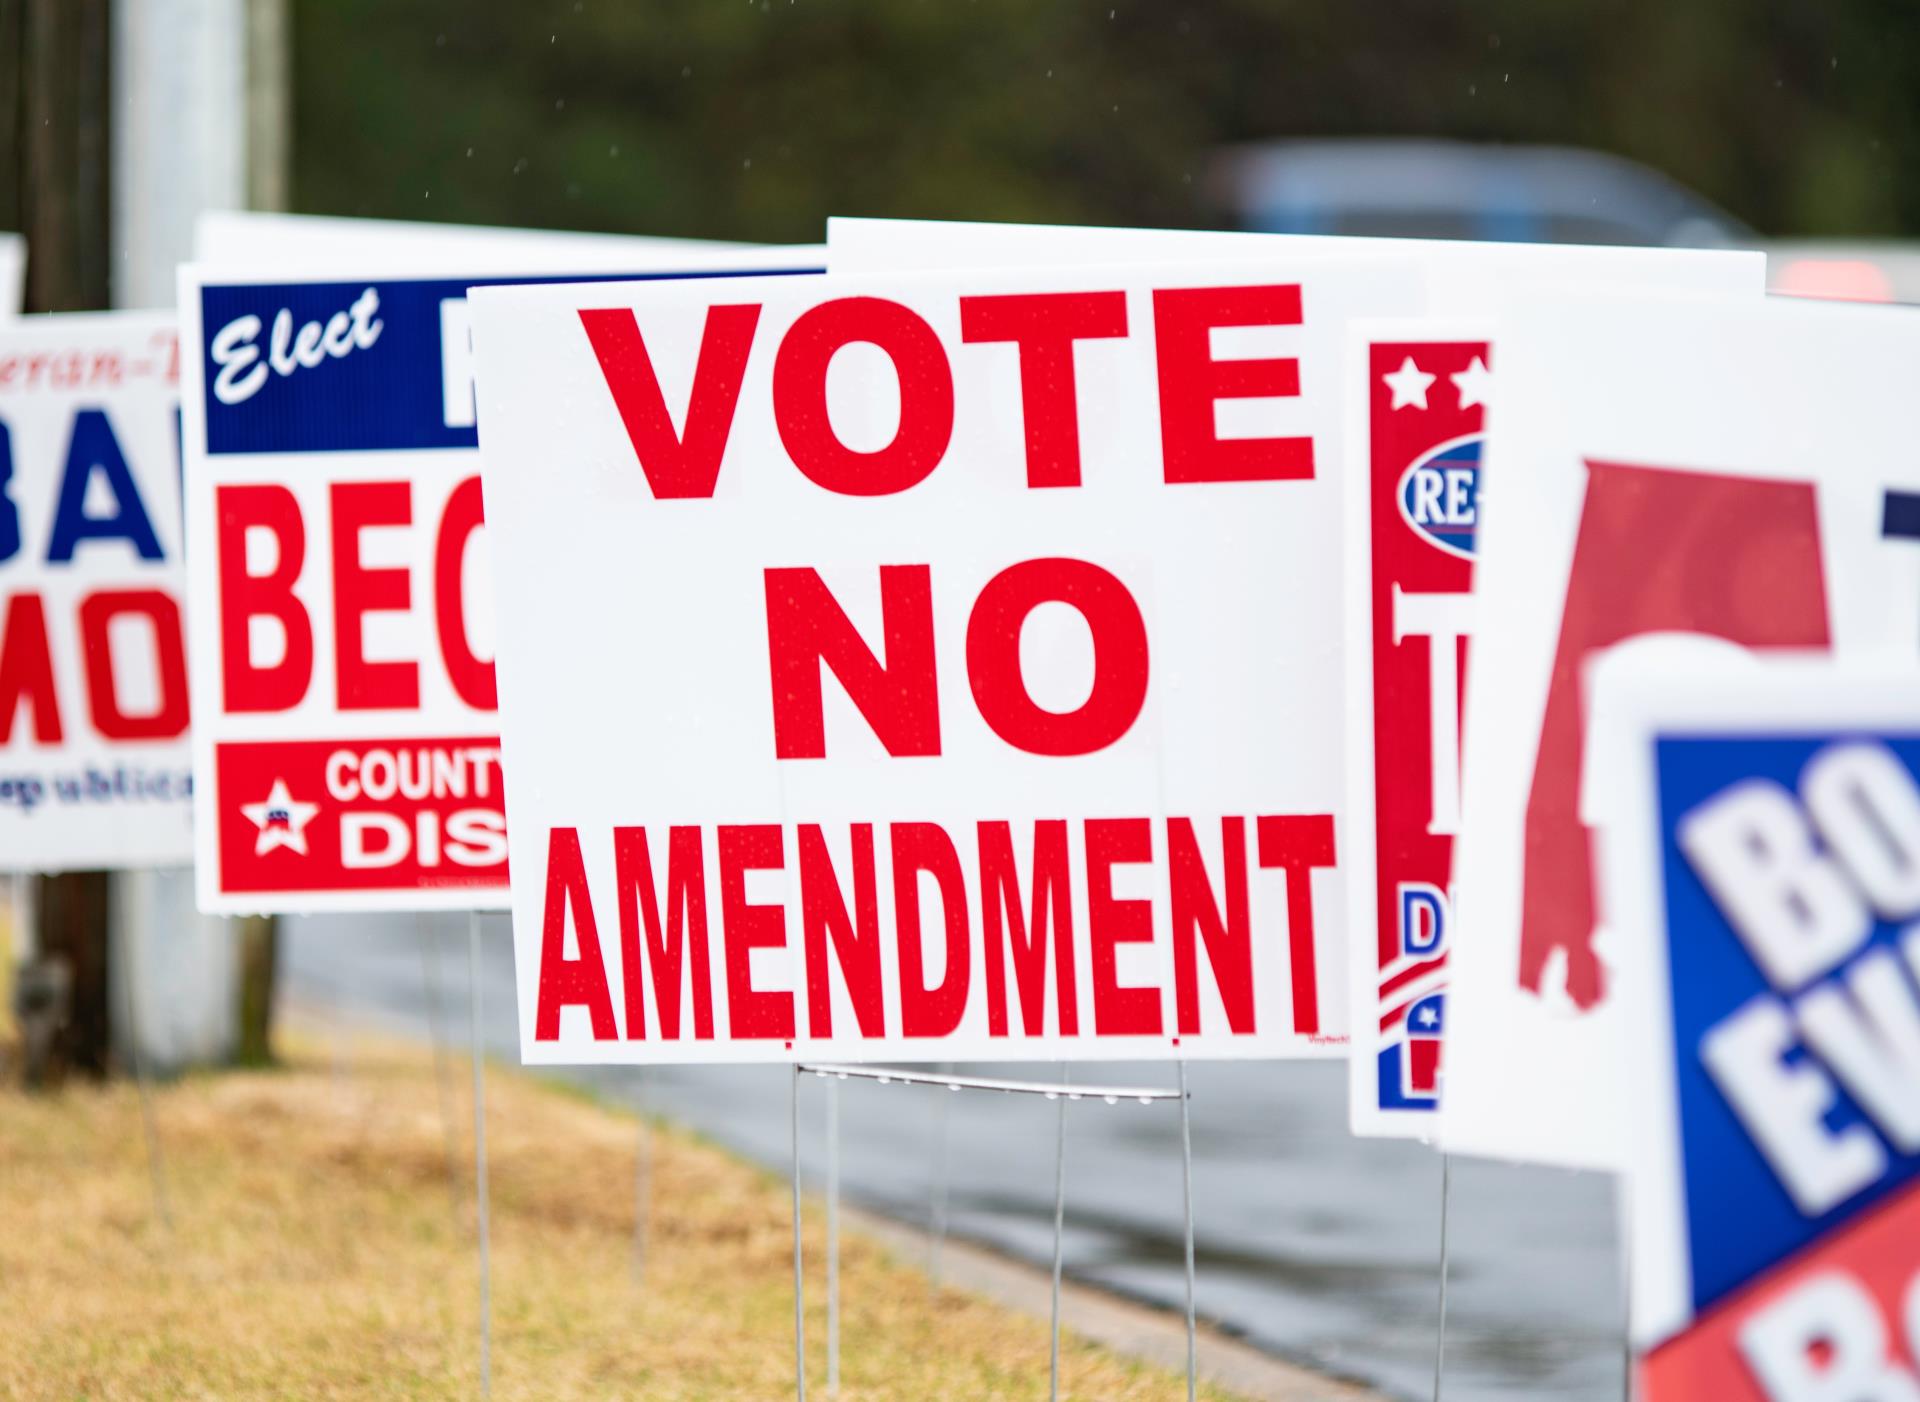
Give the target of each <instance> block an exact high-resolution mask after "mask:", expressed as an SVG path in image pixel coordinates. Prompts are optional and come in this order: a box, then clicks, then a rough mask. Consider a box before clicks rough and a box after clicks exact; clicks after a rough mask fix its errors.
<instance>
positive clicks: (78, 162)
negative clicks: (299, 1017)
mask: <svg viewBox="0 0 1920 1402" xmlns="http://www.w3.org/2000/svg"><path fill="white" fill-rule="evenodd" d="M288 28H289V23H288V0H0V228H12V229H18V230H19V231H20V232H21V233H23V234H25V235H26V238H27V259H28V261H27V282H26V309H27V310H28V311H90V310H99V309H103V308H106V307H108V306H122V307H154V306H160V307H165V306H171V305H172V304H173V301H174V290H173V288H174V283H173V273H174V267H175V265H176V264H178V263H180V262H182V261H185V260H186V259H187V258H189V257H191V255H192V237H193V221H194V219H195V218H196V217H197V216H198V214H199V213H200V212H201V211H202V210H205V209H213V208H244V207H247V206H248V205H253V206H255V207H280V206H282V205H284V202H285V199H286V189H287V163H286V156H287V149H288V116H289V100H288ZM28 904H29V906H30V908H31V909H32V910H34V911H35V912H36V914H35V917H34V920H33V926H34V929H33V935H32V938H31V939H30V940H27V941H25V942H24V943H26V945H27V946H28V947H29V948H30V949H31V950H32V951H33V955H32V960H31V962H30V963H29V964H28V965H27V966H25V967H24V968H22V970H21V971H20V977H19V981H18V985H17V988H16V997H17V999H18V1001H19V1002H20V1003H21V1005H22V1007H23V1009H24V1008H26V1007H29V1006H31V1007H32V1008H33V1009H35V1011H34V1012H33V1014H32V1015H33V1016H35V1017H40V1018H44V1019H46V1020H47V1021H48V1022H49V1023H50V1024H51V1025H52V1027H53V1029H54V1030H53V1032H52V1035H51V1037H50V1038H49V1040H48V1042H47V1051H48V1055H47V1057H46V1059H45V1062H44V1065H43V1068H42V1069H44V1071H45V1073H46V1077H47V1078H48V1079H55V1078H58V1077H59V1076H60V1075H62V1074H64V1073H66V1072H70V1071H80V1072H85V1073H90V1074H95V1075H99V1074H104V1073H105V1072H106V1070H107V1069H108V1067H109V1064H110V1061H111V1054H112V1050H113V1041H114V1037H115V1034H116V1028H115V1026H114V1019H113V1018H112V1017H111V1015H110V1013H109V1009H110V1008H111V1007H115V1006H118V1007H121V1008H123V1009H124V1008H125V1007H126V1006H127V1004H125V1003H115V1002H114V1001H113V1000H112V999H111V997H110V992H109V989H110V985H109V972H110V967H111V966H112V965H114V964H115V963H116V962H117V963H118V964H119V966H120V967H118V968H117V969H113V971H112V972H113V976H114V977H115V978H116V979H121V978H125V979H130V980H132V982H131V984H130V985H129V992H131V991H136V990H144V991H145V997H144V998H142V999H141V1000H140V1001H141V1002H142V1003H143V1004H146V1003H147V1002H148V1000H150V999H154V998H156V997H157V996H158V997H160V998H161V1000H162V1002H163V1004H164V1011H165V1013H166V1014H167V1015H166V1016H153V1015H145V1016H143V1017H141V1018H138V1019H136V1021H137V1022H139V1024H140V1026H141V1029H142V1035H143V1041H147V1042H152V1041H154V1040H156V1039H157V1042H158V1045H149V1046H148V1048H147V1049H148V1051H149V1052H150V1056H149V1060H151V1061H152V1062H153V1063H155V1064H157V1065H162V1066H165V1065H176V1066H177V1065H181V1064H185V1063H187V1062H193V1061H204V1060H208V1059H212V1058H214V1057H217V1056H225V1055H228V1054H231V1053H232V1052H233V1051H235V1050H236V1048H237V1049H238V1050H239V1051H240V1052H241V1054H242V1055H243V1056H248V1055H251V1056H252V1057H254V1058H256V1059H264V1056H265V1050H266V1027H267V1018H268V1016H269V1012H270V1009H271V1004H272V975H273V965H274V948H273V945H274V930H273V925H272V922H271V921H253V922H242V928H241V929H240V931H239V940H238V945H239V948H238V951H237V952H236V949H235V940H234V938H233V936H232V935H231V934H230V933H229V931H228V930H227V928H226V926H225V925H224V924H222V923H218V922H212V921H207V920H203V919H202V918H200V917H199V916H198V915H196V914H195V912H194V909H193V894H192V875H191V873H190V872H187V871H171V872H155V871H137V872H122V873H118V874H116V875H115V876H113V877H111V878H110V877H109V875H108V874H107V873H105V872H71V873H63V874H60V875H57V876H47V877H42V878H39V880H38V882H37V883H36V889H35V892H34V898H33V899H32V900H31V901H30V902H29V903H28ZM149 934H151V935H154V936H156V937H155V938H147V937H146V936H147V935H149ZM110 951H111V953H110ZM134 961H138V963H139V965H140V967H139V968H138V969H135V968H134V967H133V966H132V965H133V962H134ZM161 989H164V994H163V995H162V994H159V993H158V990H161ZM160 1011H162V1009H156V1008H152V1007H146V1006H143V1008H142V1012H143V1014H153V1013H157V1012H160ZM236 1021H237V1022H239V1023H240V1026H238V1027H236V1025H235V1024H236ZM118 1031H119V1032H121V1033H122V1034H124V1033H125V1031H126V1029H118ZM126 1049H127V1048H126V1047H124V1046H123V1047H122V1050H123V1051H124V1050H126Z"/></svg>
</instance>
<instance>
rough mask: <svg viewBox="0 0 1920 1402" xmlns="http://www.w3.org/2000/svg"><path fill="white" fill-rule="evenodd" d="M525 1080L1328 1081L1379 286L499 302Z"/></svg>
mask: <svg viewBox="0 0 1920 1402" xmlns="http://www.w3.org/2000/svg"><path fill="white" fill-rule="evenodd" d="M472 307H473V316H474V323H473V324H474V336H475V350H476V355H477V357H478V366H479V377H478V385H479V396H480V397H479V404H480V423H481V435H482V436H481V457H482V464H483V467H482V471H483V481H484V491H485V495H486V513H487V519H488V521H489V522H490V523H492V524H491V530H492V533H493V539H492V546H493V552H494V566H495V573H496V580H497V591H496V599H497V642H498V648H499V653H498V656H499V682H500V719H501V733H502V743H503V748H504V761H505V765H506V768H507V771H508V772H509V773H510V774H511V776H512V784H511V786H510V787H509V789H508V805H509V808H508V834H509V837H508V841H509V859H510V864H511V866H512V869H513V873H514V877H513V908H514V933H515V941H516V961H515V962H516V969H517V972H518V978H519V998H520V1028H521V1046H522V1052H523V1055H524V1057H525V1059H526V1060H528V1061H530V1062H563V1061H602V1062H610V1061H685V1060H710V1061H720V1060H734V1061H742V1060H786V1059H793V1058H799V1057H805V1056H834V1057H850V1058H851V1057H868V1058H880V1057H887V1058H902V1059H909V1060H911V1059H927V1058H929V1057H960V1058H970V1059H971V1058H990V1057H1007V1058H1016V1057H1020V1058H1045V1059H1090V1058H1101V1057H1129V1058H1138V1057H1177V1056H1190V1057H1227V1056H1250V1057H1255V1056H1257V1057H1271V1056H1288V1055H1310V1054H1315V1053H1324V1054H1329V1055H1337V1054H1339V1053H1340V1051H1341V1049H1342V1045H1343V1043H1344V1042H1345V1022H1344V1017H1345V1009H1346V990H1345V963H1346V961H1345V953H1344V918H1343V911H1342V909H1341V896H1340V880H1339V876H1338V873H1337V871H1336V869H1335V868H1336V863H1337V862H1338V860H1339V848H1340V833H1341V827H1342V821H1343V819H1342V815H1341V811H1340V809H1341V804H1342V797H1343V792H1344V789H1343V782H1342V771H1341V735H1342V731H1341V727H1342V724H1343V710H1344V708H1343V698H1342V675H1343V674H1342V652H1341V609H1340V603H1339V581H1340V577H1341V576H1340V557H1339V552H1340V540H1341V532H1340V529H1339V503H1340V495H1341V493H1340V484H1339V481H1338V474H1339V471H1340V465H1341V463H1342V450H1341V442H1340V435H1341V431H1342V424H1343V422H1344V405H1343V399H1342V396H1343V393H1344V389H1343V383H1342V382H1343V375H1342V368H1343V363H1342V355H1343V345H1344V328H1345V323H1346V322H1347V321H1348V320H1349V319H1351V318H1352V317H1355V316H1361V315H1377V314H1393V313H1404V312H1409V311H1417V310H1418V309H1419V290H1418V285H1417V280H1416V278H1415V276H1414V274H1413V273H1412V272H1411V271H1410V270H1409V269H1407V268H1406V267H1404V266H1403V265H1401V264H1398V263H1395V262H1392V261H1388V260H1378V261H1367V262H1354V263H1339V262H1330V261H1324V260H1320V261H1315V262H1313V263H1312V264H1307V263H1301V264H1300V265H1299V266H1298V267H1295V268H1289V267H1287V266H1286V264H1285V263H1284V261H1282V260H1270V261H1268V262H1266V263H1264V264H1261V265H1258V266H1253V267H1233V266H1221V265H1214V266H1207V267H1204V268H1202V267H1194V266H1190V267H1170V268H1162V269H1133V270H1120V269H1105V270H1098V271H1096V272H1093V273H1085V272H1076V271H1065V272H1063V271H1060V270H1049V271H1046V272H1034V273H981V274H977V275H942V276H939V277H936V278H925V277H903V276H895V277H891V278H886V279H876V280H864V279H839V278H835V279H804V280H803V279H792V280H784V281H783V280H772V279H740V280H734V281H729V282H726V283H717V282H716V283H707V284H694V283H685V284H680V285H678V286H673V287H669V286H667V285H664V284H661V285H654V286H642V285H638V284H628V285H620V284H602V285H597V286H576V287H561V288H517V289H508V288H501V289H478V290H476V291H475V293H474V294H473V300H472Z"/></svg>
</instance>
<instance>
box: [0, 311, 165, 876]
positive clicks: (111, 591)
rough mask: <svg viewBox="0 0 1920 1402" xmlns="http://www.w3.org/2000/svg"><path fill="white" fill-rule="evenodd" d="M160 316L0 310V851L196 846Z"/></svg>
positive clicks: (19, 864) (106, 851)
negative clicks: (20, 315) (0, 318)
mask: <svg viewBox="0 0 1920 1402" xmlns="http://www.w3.org/2000/svg"><path fill="white" fill-rule="evenodd" d="M179 406H180V365H179V355H178V350H177V339H176V337H175V334H174V325H173V318H172V316H171V315H167V314H164V313H152V312H137V313H135V312H129V313H114V314H111V315H98V316H54V317H34V318H32V319H31V320H20V321H9V322H4V323H0V866H4V867H6V868H9V869H11V870H15V871H19V870H38V871H59V870H71V869H87V868H98V867H129V866H148V865H171V864H177V863H182V862H186V861H188V860H190V859H191V857H192V855H193V844H192V827H191V823H190V819H189V815H190V813H191V808H192V790H193V785H192V773H191V763H190V757H189V755H188V750H187V721H188V699H187V661H186V641H185V637H186V634H185V622H184V616H183V612H184V596H185V585H186V576H185V570H184V567H183V564H182V560H181V532H180V453H179V442H180V437H179Z"/></svg>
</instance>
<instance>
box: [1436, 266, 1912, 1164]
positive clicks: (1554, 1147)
mask: <svg viewBox="0 0 1920 1402" xmlns="http://www.w3.org/2000/svg"><path fill="white" fill-rule="evenodd" d="M1499 327H1500V329H1499V335H1498V338H1497V341H1496V351H1497V353H1498V358H1499V366H1500V381H1501V384H1500V400H1499V404H1498V405H1497V406H1496V407H1495V408H1494V409H1493V410H1492V411H1491V413H1490V417H1489V420H1488V431H1487V444H1486V472H1487V482H1488V487H1487V492H1486V496H1485V503H1484V509H1483V511H1482V512H1481V520H1480V534H1479V539H1478V542H1477V545H1476V558H1475V576H1474V591H1475V604H1474V607H1475V615H1474V630H1473V664H1472V667H1471V670H1470V673H1469V675H1468V678H1467V728H1466V741H1465V745H1466V755H1465V768H1464V790H1465V792H1464V813H1465V821H1464V822H1463V824H1462V827H1461V834H1460V838H1459V842H1458V846H1457V850H1456V856H1455V867H1454V884H1455V888H1456V893H1457V895H1458V901H1459V908H1460V910H1461V912H1462V920H1463V925H1464V927H1465V928H1466V929H1468V930H1470V932H1471V933H1470V935H1469V936H1468V938H1467V939H1466V940H1465V941H1463V942H1462V943H1461V944H1459V945H1458V946H1456V947H1455V949H1454V950H1453V956H1452V960H1451V969H1452V982H1451V991H1450V994H1449V1004H1450V1007H1449V1011H1450V1012H1451V1013H1452V1014H1453V1025H1452V1027H1451V1028H1450V1029H1449V1036H1448V1042H1447V1072H1446V1078H1445V1087H1444V1095H1443V1102H1444V1105H1443V1112H1442V1123H1441V1142H1442V1143H1443V1144H1444V1145H1446V1146H1447V1147H1449V1148H1452V1149H1457V1150H1460V1151H1463V1152H1468V1153H1479V1154H1492V1155H1499V1156H1513V1157H1516V1158H1525V1159H1544V1160H1547V1161H1550V1162H1557V1163H1563V1164H1567V1165H1569V1166H1578V1167H1588V1168H1612V1169H1618V1168H1619V1167H1621V1166H1622V1155H1623V1153H1624V1146H1625V1143H1626V1129H1625V1126H1626V1124H1627V1121H1628V1117H1629V1115H1630V1113H1631V1110H1632V1107H1633V1103H1634V1097H1635V1095H1636V1094H1637V1089H1636V1087H1635V1086H1634V1085H1633V1084H1632V1083H1631V1082H1630V1081H1629V1080H1628V1079H1627V1078H1626V1076H1625V1075H1624V1074H1623V1073H1622V1071H1621V1067H1622V1065H1623V1062H1624V1060H1625V1057H1626V1054H1627V1044H1628V1042H1629V1041H1630V1040H1631V1039H1632V1038H1633V1037H1634V1036H1636V1035H1637V1029H1635V1028H1633V1027H1631V1026H1630V1025H1628V1024H1627V1023H1626V1022H1624V1021H1623V1020H1622V1017H1621V1014H1620V1011H1619V1008H1620V1003H1619V997H1618V995H1619V993H1620V991H1621V989H1622V988H1624V987H1626V986H1627V985H1628V984H1629V983H1630V982H1631V980H1632V979H1633V977H1634V976H1635V973H1636V970H1635V968H1634V967H1633V966H1632V965H1630V964H1622V963H1621V962H1620V961H1619V960H1618V959H1617V957H1616V955H1615V952H1614V942H1615V940H1616V939H1617V938H1618V936H1619V933H1620V931H1619V927H1618V925H1617V924H1616V922H1615V921H1614V920H1612V919H1611V917H1610V915H1609V912H1608V911H1607V910H1606V908H1605V904H1604V902H1603V901H1602V900H1601V890H1600V886H1599V883H1598V881H1597V879H1596V877H1595V874H1594V868H1593V865H1592V860H1593V840H1592V830H1593V824H1594V822H1595V821H1596V819H1597V818H1598V817H1599V816H1600V815H1603V814H1604V813H1605V812H1606V811H1607V807H1608V804H1609V802H1610V800H1611V788H1612V783H1613V774H1612V772H1611V768H1610V766H1609V765H1607V764H1606V763H1604V762H1602V761H1599V760H1597V759H1596V756H1595V752H1594V749H1593V741H1592V732H1591V725H1590V722H1591V719H1592V714H1593V711H1592V702H1591V698H1590V696H1589V694H1588V693H1589V690H1590V688H1591V686H1592V678H1593V675H1594V673H1595V670H1596V668H1598V667H1600V666H1602V665H1605V664H1610V663H1612V662H1613V661H1615V660H1617V659H1619V658H1622V657H1626V656H1631V655H1633V654H1634V653H1637V652H1644V651H1648V650H1651V651H1653V652H1657V653H1659V654H1661V655H1664V656H1669V657H1675V658H1679V657H1682V656H1685V655H1702V654H1740V653H1743V652H1750V653H1752V654H1753V655H1756V656H1765V655H1768V654H1771V653H1777V652H1781V651H1802V650H1814V651H1822V652H1831V653H1833V654H1834V655H1835V656H1837V657H1842V658H1847V657H1862V656H1868V655H1874V654H1881V653H1884V654H1887V655H1890V656H1893V657H1899V658H1905V659H1909V660H1912V659H1914V658H1915V657H1916V640H1917V639H1920V461H1916V459H1915V455H1914V453H1913V448H1912V444H1913V437H1914V430H1915V427H1916V423H1915V415H1914V412H1913V399H1912V396H1911V395H1910V394H1909V393H1908V392H1907V388H1906V384H1907V371H1906V368H1905V367H1906V366H1907V365H1909V364H1911V363H1913V362H1914V360H1915V359H1916V357H1920V314H1915V313H1913V312H1910V311H1907V310H1904V309H1892V308H1878V307H1876V308H1864V307H1840V306H1829V305H1819V304H1813V303H1807V302H1801V301H1797V300H1794V299H1768V300H1760V299H1753V300H1743V299H1733V298H1728V299H1717V300H1709V299H1680V298H1674V299H1661V298H1654V297H1641V296H1632V295H1627V294H1616V295H1608V296H1605V297H1601V296H1597V295H1584V294H1582V295H1574V294H1562V295H1555V296H1541V297H1535V298H1529V299H1527V300H1526V301H1525V302H1524V303H1521V304H1516V305H1515V306H1514V307H1513V308H1512V309H1510V311H1509V312H1508V313H1507V314H1506V315H1504V316H1503V317H1502V319H1501V321H1500V323H1499Z"/></svg>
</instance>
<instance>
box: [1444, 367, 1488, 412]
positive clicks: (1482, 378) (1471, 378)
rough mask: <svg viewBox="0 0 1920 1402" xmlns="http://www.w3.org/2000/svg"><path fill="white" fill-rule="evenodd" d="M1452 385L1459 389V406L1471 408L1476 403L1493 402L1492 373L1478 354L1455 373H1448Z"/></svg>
mask: <svg viewBox="0 0 1920 1402" xmlns="http://www.w3.org/2000/svg"><path fill="white" fill-rule="evenodd" d="M1447 378H1448V379H1450V380H1452V381H1453V387H1454V388H1455V389H1457V390H1459V391H1460V407H1461V408H1462V409H1471V408H1473V407H1474V406H1475V405H1476V404H1491V403H1492V402H1493V393H1492V387H1493V373H1492V372H1491V371H1489V370H1488V369H1487V362H1486V361H1484V360H1482V359H1481V358H1480V357H1479V356H1477V355H1476V356H1475V357H1474V358H1473V364H1471V365H1469V366H1468V367H1467V368H1466V369H1464V370H1462V371H1461V372H1460V373H1459V374H1457V375H1449V376H1447Z"/></svg>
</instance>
